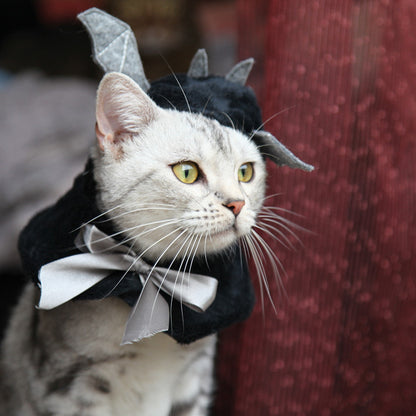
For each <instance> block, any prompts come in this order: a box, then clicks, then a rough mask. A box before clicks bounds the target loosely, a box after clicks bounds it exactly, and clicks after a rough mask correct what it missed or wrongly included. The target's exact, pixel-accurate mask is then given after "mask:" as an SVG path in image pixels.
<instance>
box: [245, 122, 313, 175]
mask: <svg viewBox="0 0 416 416" xmlns="http://www.w3.org/2000/svg"><path fill="white" fill-rule="evenodd" d="M252 140H253V141H254V142H255V143H256V145H257V147H258V148H259V150H260V153H261V154H263V155H264V156H266V157H268V158H269V159H271V160H272V161H273V162H274V163H276V165H279V166H289V167H290V168H294V169H302V170H304V171H306V172H311V171H313V170H314V167H313V166H312V165H309V164H308V163H305V162H303V161H302V160H300V159H299V158H298V157H297V156H295V155H294V154H293V153H292V152H291V151H290V150H289V149H287V148H286V147H285V146H283V144H282V143H280V142H279V140H277V139H276V137H274V136H273V135H272V134H271V133H269V132H267V131H264V130H259V131H256V132H255V133H254V134H253V136H252Z"/></svg>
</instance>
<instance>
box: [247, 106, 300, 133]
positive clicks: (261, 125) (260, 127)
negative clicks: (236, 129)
mask: <svg viewBox="0 0 416 416" xmlns="http://www.w3.org/2000/svg"><path fill="white" fill-rule="evenodd" d="M295 107H296V105H292V106H291V107H286V108H284V109H283V110H280V111H278V112H277V113H274V114H273V115H271V116H270V117H269V118H268V119H266V120H265V121H263V123H261V124H260V126H259V127H258V128H257V129H256V130H254V131H253V133H252V134H251V136H250V140H251V139H252V138H253V136H255V135H256V133H258V132H259V131H260V130H261V129H262V128H263V127H264V126H265V125H266V124H267V123H269V122H270V121H272V120H273V119H274V118H276V117H277V116H280V115H281V114H283V113H286V112H287V111H290V110H292V109H293V108H295Z"/></svg>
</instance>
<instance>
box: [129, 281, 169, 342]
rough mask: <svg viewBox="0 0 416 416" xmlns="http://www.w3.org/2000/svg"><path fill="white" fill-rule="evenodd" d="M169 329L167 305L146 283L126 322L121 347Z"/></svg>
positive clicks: (153, 288) (157, 291)
mask: <svg viewBox="0 0 416 416" xmlns="http://www.w3.org/2000/svg"><path fill="white" fill-rule="evenodd" d="M168 329H169V305H168V303H167V302H166V301H165V299H164V298H163V296H161V295H160V293H159V290H158V288H157V287H156V286H155V285H154V284H153V283H152V282H151V281H148V282H146V284H145V285H144V287H143V290H142V293H141V295H140V297H139V299H138V300H137V302H136V304H135V305H134V307H133V309H132V311H131V313H130V316H129V319H128V320H127V324H126V329H125V331H124V336H123V340H122V342H121V345H124V344H131V343H133V342H136V341H140V340H141V339H143V338H148V337H151V336H153V335H155V334H157V333H158V332H164V331H167V330H168Z"/></svg>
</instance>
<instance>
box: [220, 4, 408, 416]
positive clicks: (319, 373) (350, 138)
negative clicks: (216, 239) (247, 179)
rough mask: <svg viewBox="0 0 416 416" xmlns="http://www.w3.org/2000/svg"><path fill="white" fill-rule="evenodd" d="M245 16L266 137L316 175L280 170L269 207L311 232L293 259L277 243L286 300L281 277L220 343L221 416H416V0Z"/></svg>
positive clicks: (262, 8) (284, 8) (247, 8)
mask: <svg viewBox="0 0 416 416" xmlns="http://www.w3.org/2000/svg"><path fill="white" fill-rule="evenodd" d="M238 16H239V22H240V40H241V42H240V55H241V57H242V58H246V57H248V56H254V57H255V58H256V60H257V67H256V72H255V73H254V74H253V76H252V78H251V79H250V80H251V83H252V85H253V87H254V88H255V89H256V90H257V92H258V93H259V95H260V97H261V101H262V107H263V110H264V117H263V118H264V120H267V119H268V118H269V117H272V116H273V115H274V114H276V113H280V114H279V115H277V116H275V117H274V118H272V119H271V120H270V121H269V122H268V123H267V124H266V129H267V130H269V131H271V132H272V133H273V134H275V135H276V137H278V138H279V139H280V140H281V141H282V142H283V143H284V144H285V145H287V146H288V147H289V148H290V149H292V150H293V151H294V153H295V154H297V155H298V156H299V157H301V158H302V159H303V160H305V161H306V162H308V163H312V164H314V165H315V167H316V170H315V171H314V172H312V173H304V172H298V171H293V170H290V169H287V168H275V167H274V166H272V165H269V172H270V181H269V193H270V194H275V193H279V194H280V195H279V196H276V197H273V198H271V199H270V200H269V201H268V203H269V204H274V205H276V206H281V207H283V208H285V209H288V210H291V211H294V212H297V213H299V214H302V215H303V216H304V218H303V219H299V218H296V217H294V216H293V215H292V214H287V215H286V217H287V218H288V219H291V220H294V221H296V222H298V223H300V225H302V226H304V227H305V228H308V229H309V230H310V231H311V232H310V233H306V232H299V231H297V234H298V235H299V236H300V237H301V239H302V242H303V246H300V245H298V246H297V250H295V251H290V250H287V249H285V248H283V247H282V246H279V245H278V244H277V243H275V242H274V241H271V240H270V239H268V243H269V244H270V245H271V247H272V248H273V249H274V251H275V252H276V253H277V254H278V255H279V257H280V259H281V260H282V263H283V264H284V266H285V269H286V271H287V275H288V276H287V278H285V277H284V278H283V283H284V286H285V289H286V293H287V296H286V297H285V296H283V297H279V294H278V288H277V285H276V284H275V283H274V280H273V279H270V283H271V289H272V294H273V296H274V299H275V303H276V306H277V309H278V310H277V314H275V313H274V311H273V308H272V306H271V303H270V302H269V301H268V300H267V299H265V306H264V312H263V311H262V307H261V302H259V301H258V303H257V306H256V309H255V311H254V313H253V315H252V317H251V318H250V319H249V320H248V321H247V322H246V323H244V324H240V325H237V326H235V327H233V328H231V329H229V330H227V331H225V332H224V333H223V334H222V336H221V338H220V345H219V357H218V364H219V365H218V379H219V382H218V392H217V398H218V399H217V406H216V412H215V414H216V415H224V416H225V415H227V416H231V415H249V416H259V415H261V416H263V415H284V416H290V415H319V416H321V415H337V416H338V415H345V416H351V415H377V416H383V415H386V416H387V415H389V416H390V415H415V414H416V387H415V386H416V279H415V271H416V260H415V256H414V252H415V248H416V238H415V234H416V227H415V222H416V212H415V208H416V206H415V200H416V164H415V161H416V29H415V27H414V22H416V2H415V1H414V0H365V1H364V0H362V1H358V0H356V1H352V0H338V1H337V0H319V1H318V0H316V1H315V0H270V1H267V0H240V1H239V2H238ZM269 271H271V269H269ZM255 284H256V283H255ZM256 286H257V287H258V286H259V285H258V284H256ZM258 297H259V296H258Z"/></svg>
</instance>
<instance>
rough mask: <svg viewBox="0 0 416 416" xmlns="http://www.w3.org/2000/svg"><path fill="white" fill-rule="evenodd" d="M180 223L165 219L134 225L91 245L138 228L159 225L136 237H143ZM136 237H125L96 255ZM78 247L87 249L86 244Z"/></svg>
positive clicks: (97, 240)
mask: <svg viewBox="0 0 416 416" xmlns="http://www.w3.org/2000/svg"><path fill="white" fill-rule="evenodd" d="M180 222H181V220H178V219H165V220H159V221H152V222H149V223H145V224H140V225H136V226H134V227H130V228H126V229H124V230H123V231H118V232H115V233H113V234H111V235H106V236H105V237H101V238H98V239H96V240H94V241H93V243H100V242H102V241H105V240H109V239H112V238H113V237H116V236H118V235H120V234H123V233H126V232H128V231H133V230H136V229H138V228H142V227H146V226H149V225H154V224H160V223H161V225H159V226H158V227H154V228H152V229H150V230H146V231H144V232H142V233H140V234H139V235H138V236H141V235H144V234H146V233H149V232H152V231H154V230H157V229H158V228H161V227H166V226H168V225H172V224H178V223H180ZM138 236H137V235H136V236H134V237H127V238H125V239H123V240H121V241H119V242H117V243H116V244H114V245H112V246H111V247H109V248H106V249H103V250H98V251H96V253H105V252H106V251H109V250H113V249H114V248H115V247H119V246H122V245H125V244H126V243H128V242H129V241H131V240H132V239H137V238H138ZM79 247H80V248H85V247H87V245H86V244H80V245H79Z"/></svg>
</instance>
